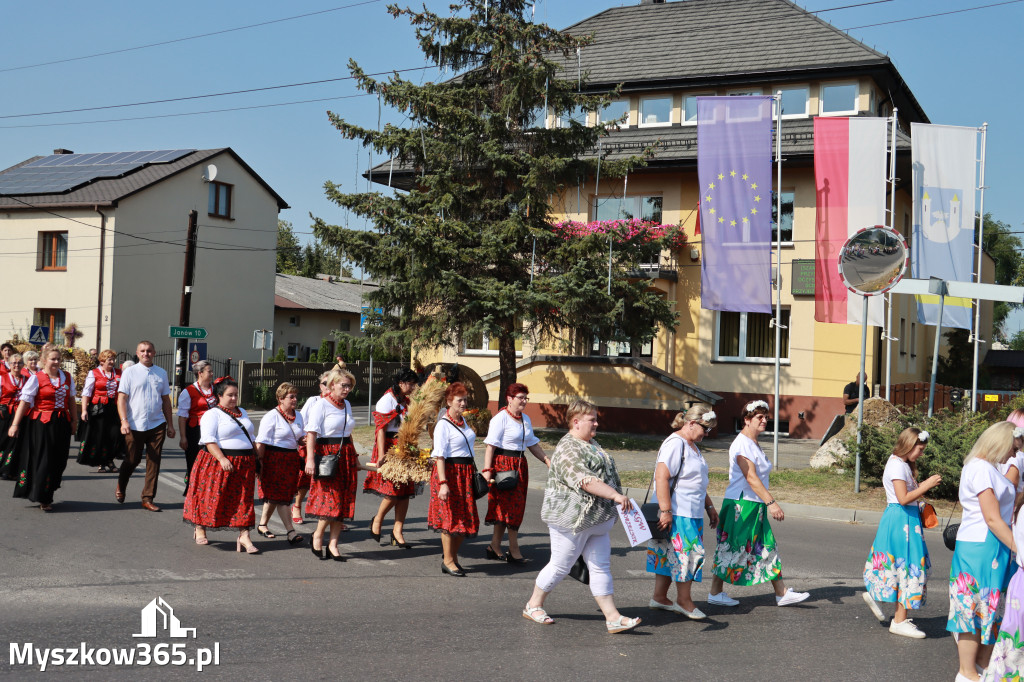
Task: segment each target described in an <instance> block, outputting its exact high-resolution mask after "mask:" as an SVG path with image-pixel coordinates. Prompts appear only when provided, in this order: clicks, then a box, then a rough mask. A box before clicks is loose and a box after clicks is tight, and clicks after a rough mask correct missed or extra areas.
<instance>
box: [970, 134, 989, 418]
mask: <svg viewBox="0 0 1024 682" xmlns="http://www.w3.org/2000/svg"><path fill="white" fill-rule="evenodd" d="M987 136H988V123H987V122H986V123H982V124H981V171H980V178H979V182H978V189H979V190H980V191H981V193H980V196H979V197H978V216H979V218H978V284H981V256H982V251H983V245H984V243H985V242H984V241H982V237H984V236H985V139H986V137H987ZM972 218H973V216H972ZM980 329H981V299H974V366H973V367H972V368H971V412H977V411H978V331H979V330H980Z"/></svg>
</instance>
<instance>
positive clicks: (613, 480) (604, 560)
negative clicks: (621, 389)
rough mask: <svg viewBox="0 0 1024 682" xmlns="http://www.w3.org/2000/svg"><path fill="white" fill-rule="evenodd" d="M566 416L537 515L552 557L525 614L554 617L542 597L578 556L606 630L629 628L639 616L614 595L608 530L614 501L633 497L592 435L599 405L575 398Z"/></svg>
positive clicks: (545, 620)
mask: <svg viewBox="0 0 1024 682" xmlns="http://www.w3.org/2000/svg"><path fill="white" fill-rule="evenodd" d="M565 420H566V421H567V422H568V423H569V433H567V434H566V435H565V436H563V437H562V440H560V441H559V442H558V445H557V446H556V447H555V451H554V452H553V453H552V454H551V468H550V470H549V472H548V483H547V487H546V489H545V490H544V504H543V506H542V507H541V515H540V517H541V519H542V520H543V521H544V522H545V523H547V524H548V529H549V532H550V535H551V560H550V561H549V562H548V565H547V566H545V567H544V568H543V569H541V571H540V573H539V574H538V575H537V581H536V584H535V585H534V588H533V595H532V596H531V597H530V601H528V602H527V603H526V607H525V608H524V609H523V618H528V619H530V620H532V621H533V622H535V623H540V624H541V625H550V624H552V623H554V622H555V621H554V620H552V619H551V617H549V616H548V614H547V612H545V611H544V600H545V599H547V597H548V595H549V594H551V590H553V589H555V586H556V585H557V584H558V583H560V582H561V581H562V579H563V578H564V577H565V576H566V575H568V574H569V571H570V569H572V566H573V564H574V563H576V560H577V559H578V558H579V557H580V556H582V557H583V559H584V561H586V563H587V567H588V568H589V569H590V593H591V594H592V595H593V596H594V600H595V601H597V605H598V606H599V607H600V608H601V611H602V612H603V613H604V619H605V628H606V629H607V631H608V632H609V633H611V634H616V633H619V632H625V631H626V630H632V629H633V628H635V627H636V626H637V625H639V624H640V619H639V618H627V617H626V616H623V615H622V614H621V613H619V610H618V609H617V608H616V607H615V601H614V600H613V599H612V593H613V585H612V573H611V549H612V541H611V537H610V535H609V533H610V531H611V529H612V526H613V525H615V518H616V515H617V513H616V510H615V506H616V505H621V506H622V507H623V508H624V509H629V508H630V507H631V503H630V500H629V498H628V497H626V496H625V495H623V494H622V490H621V484H620V483H619V474H618V472H617V471H616V470H615V462H614V461H613V460H612V458H611V457H609V456H608V454H607V453H605V451H604V450H603V449H601V446H600V445H598V444H597V442H596V441H595V440H594V436H595V435H596V434H597V406H596V405H594V404H593V403H589V402H587V401H586V400H582V399H579V398H577V399H576V400H573V401H572V403H570V404H569V408H568V409H567V410H566V413H565Z"/></svg>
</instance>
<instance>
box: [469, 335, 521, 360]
mask: <svg viewBox="0 0 1024 682" xmlns="http://www.w3.org/2000/svg"><path fill="white" fill-rule="evenodd" d="M480 338H481V342H480V346H481V348H468V347H467V346H466V340H465V339H462V340H461V342H460V344H461V349H462V350H461V352H460V353H459V355H468V356H474V355H476V356H490V357H497V355H498V351H497V349H495V350H490V349H489V348H488V346H490V345H491V337H490V336H489V335H488V334H487V332H483V333H482V334H481V335H480ZM516 357H517V358H521V357H523V351H521V350H517V351H516Z"/></svg>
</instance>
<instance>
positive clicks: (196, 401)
mask: <svg viewBox="0 0 1024 682" xmlns="http://www.w3.org/2000/svg"><path fill="white" fill-rule="evenodd" d="M192 372H193V373H194V374H195V375H196V380H195V382H193V383H191V384H189V385H188V386H186V387H185V388H184V390H182V392H181V393H179V394H178V434H179V438H178V446H179V447H180V448H181V449H182V450H184V451H185V490H184V492H183V493H182V494H183V495H184V494H187V493H188V484H189V480H190V477H191V475H192V467H193V466H194V465H195V463H196V457H198V456H199V450H200V449H202V446H201V444H200V443H199V435H200V428H199V422H200V420H202V418H203V415H204V414H206V411H207V410H209V409H210V408H211V407H216V406H217V396H216V395H214V391H213V365H211V364H210V363H209V362H208V361H207V360H200V361H198V362H196V363H195V364H194V365H192Z"/></svg>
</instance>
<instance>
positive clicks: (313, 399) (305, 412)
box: [299, 395, 323, 424]
mask: <svg viewBox="0 0 1024 682" xmlns="http://www.w3.org/2000/svg"><path fill="white" fill-rule="evenodd" d="M321 400H323V398H322V397H321V396H318V395H314V396H310V398H309V399H308V400H307V401H306V403H305V404H304V405H303V406H302V409H301V410H300V411H299V413H300V414H301V415H302V423H303V424H308V423H309V413H310V412H312V410H313V406H314V405H316V404H317V403H318V402H320V401H321Z"/></svg>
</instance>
